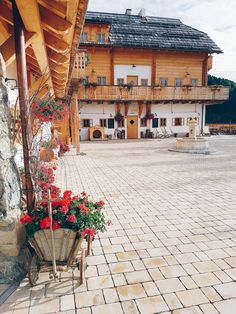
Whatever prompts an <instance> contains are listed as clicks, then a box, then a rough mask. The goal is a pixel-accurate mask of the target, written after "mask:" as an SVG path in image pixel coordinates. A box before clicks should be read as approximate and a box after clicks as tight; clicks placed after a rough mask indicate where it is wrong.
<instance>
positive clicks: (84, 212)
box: [80, 204, 89, 215]
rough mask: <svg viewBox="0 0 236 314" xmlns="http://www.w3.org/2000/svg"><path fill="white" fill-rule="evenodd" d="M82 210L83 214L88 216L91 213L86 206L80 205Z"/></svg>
mask: <svg viewBox="0 0 236 314" xmlns="http://www.w3.org/2000/svg"><path fill="white" fill-rule="evenodd" d="M80 210H81V211H82V213H83V214H85V215H87V214H88V213H89V208H88V207H86V206H85V205H84V204H81V205H80Z"/></svg>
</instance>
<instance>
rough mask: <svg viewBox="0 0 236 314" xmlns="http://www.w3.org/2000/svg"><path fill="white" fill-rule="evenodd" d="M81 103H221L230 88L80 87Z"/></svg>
mask: <svg viewBox="0 0 236 314" xmlns="http://www.w3.org/2000/svg"><path fill="white" fill-rule="evenodd" d="M78 98H79V100H80V101H86V102H87V101H114V102H123V101H124V102H126V101H127V102H130V101H150V102H153V103H163V102H173V101H174V102H204V103H221V102H224V101H225V100H227V99H228V98H229V88H227V87H222V86H208V87H185V86H182V87H176V86H174V87H173V86H165V87H154V86H134V87H132V88H128V87H123V86H91V85H90V86H80V89H79V97H78Z"/></svg>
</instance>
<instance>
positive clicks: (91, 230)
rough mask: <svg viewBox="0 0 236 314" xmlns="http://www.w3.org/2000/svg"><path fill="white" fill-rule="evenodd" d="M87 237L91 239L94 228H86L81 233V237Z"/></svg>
mask: <svg viewBox="0 0 236 314" xmlns="http://www.w3.org/2000/svg"><path fill="white" fill-rule="evenodd" d="M86 234H87V235H89V236H91V237H94V235H95V231H94V228H86V229H85V230H84V231H83V232H82V235H83V236H85V235H86Z"/></svg>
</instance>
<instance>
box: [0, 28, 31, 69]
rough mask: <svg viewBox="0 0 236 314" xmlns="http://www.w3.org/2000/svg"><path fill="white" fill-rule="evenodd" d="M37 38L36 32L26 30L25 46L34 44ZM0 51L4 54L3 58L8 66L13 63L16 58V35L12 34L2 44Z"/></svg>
mask: <svg viewBox="0 0 236 314" xmlns="http://www.w3.org/2000/svg"><path fill="white" fill-rule="evenodd" d="M36 38H37V34H36V33H30V32H25V40H26V42H25V47H28V46H29V45H30V44H32V43H33V42H34V41H35V39H36ZM0 52H1V54H2V56H3V59H4V61H5V63H6V66H8V65H9V64H11V63H12V62H13V61H14V60H15V57H16V56H15V43H14V36H13V35H12V36H11V37H9V38H8V39H7V40H6V41H5V42H4V43H3V44H2V45H1V46H0Z"/></svg>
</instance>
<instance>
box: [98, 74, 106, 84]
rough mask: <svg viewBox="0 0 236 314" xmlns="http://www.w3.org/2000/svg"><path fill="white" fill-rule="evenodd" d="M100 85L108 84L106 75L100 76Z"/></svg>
mask: <svg viewBox="0 0 236 314" xmlns="http://www.w3.org/2000/svg"><path fill="white" fill-rule="evenodd" d="M97 79H98V85H106V77H105V76H98V77H97Z"/></svg>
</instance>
